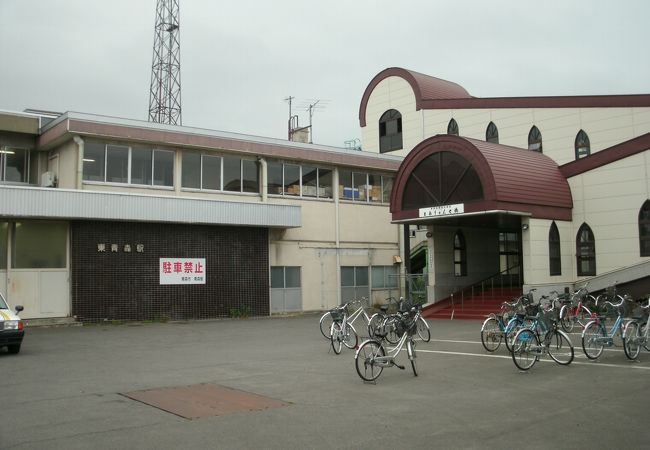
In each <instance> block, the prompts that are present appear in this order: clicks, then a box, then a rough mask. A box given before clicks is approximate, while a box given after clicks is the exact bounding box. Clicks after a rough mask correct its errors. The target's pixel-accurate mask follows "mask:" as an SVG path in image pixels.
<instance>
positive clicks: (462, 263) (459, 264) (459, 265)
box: [454, 230, 467, 277]
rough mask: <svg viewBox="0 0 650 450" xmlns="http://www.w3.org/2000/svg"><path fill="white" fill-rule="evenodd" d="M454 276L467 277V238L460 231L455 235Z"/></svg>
mask: <svg viewBox="0 0 650 450" xmlns="http://www.w3.org/2000/svg"><path fill="white" fill-rule="evenodd" d="M454 275H455V276H457V277H464V276H467V247H466V246H465V236H463V232H462V231H460V230H458V231H456V234H455V235H454Z"/></svg>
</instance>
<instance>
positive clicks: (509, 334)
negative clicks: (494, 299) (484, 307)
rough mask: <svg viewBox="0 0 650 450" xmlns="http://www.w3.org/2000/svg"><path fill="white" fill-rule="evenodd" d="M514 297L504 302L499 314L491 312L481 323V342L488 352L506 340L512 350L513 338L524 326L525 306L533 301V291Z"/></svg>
mask: <svg viewBox="0 0 650 450" xmlns="http://www.w3.org/2000/svg"><path fill="white" fill-rule="evenodd" d="M534 290H535V289H531V291H530V292H528V294H525V295H522V296H521V297H518V298H516V299H514V300H513V301H512V302H503V303H502V304H501V312H500V313H499V314H494V313H493V314H490V315H489V316H488V317H487V319H485V321H483V324H482V325H481V344H483V347H484V348H485V350H487V351H488V352H495V351H496V350H497V349H498V348H499V346H500V345H501V341H505V343H506V347H507V349H508V351H509V352H512V347H511V343H512V338H513V337H514V335H515V333H517V331H518V330H519V329H520V328H522V327H524V326H525V325H526V324H527V323H528V322H527V321H526V314H525V312H524V310H525V308H526V307H528V306H530V305H531V304H532V303H533V294H532V293H533V291H534Z"/></svg>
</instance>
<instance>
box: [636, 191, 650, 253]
mask: <svg viewBox="0 0 650 450" xmlns="http://www.w3.org/2000/svg"><path fill="white" fill-rule="evenodd" d="M638 223H639V255H640V256H642V257H644V256H650V200H646V201H645V202H643V205H641V208H640V209H639V217H638Z"/></svg>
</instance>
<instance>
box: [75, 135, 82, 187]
mask: <svg viewBox="0 0 650 450" xmlns="http://www.w3.org/2000/svg"><path fill="white" fill-rule="evenodd" d="M72 139H73V140H74V142H75V144H77V147H78V151H77V155H78V157H77V180H76V188H77V189H81V182H82V179H83V171H84V140H83V139H81V138H80V137H79V136H74V137H73V138H72Z"/></svg>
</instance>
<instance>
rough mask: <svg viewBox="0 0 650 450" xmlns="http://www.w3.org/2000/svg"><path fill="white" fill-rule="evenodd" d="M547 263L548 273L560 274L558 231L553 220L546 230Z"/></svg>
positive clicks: (560, 260)
mask: <svg viewBox="0 0 650 450" xmlns="http://www.w3.org/2000/svg"><path fill="white" fill-rule="evenodd" d="M548 263H549V275H550V276H555V275H562V257H561V253H560V232H559V230H558V229H557V225H556V224H555V222H553V223H551V228H550V229H549V230H548Z"/></svg>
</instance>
